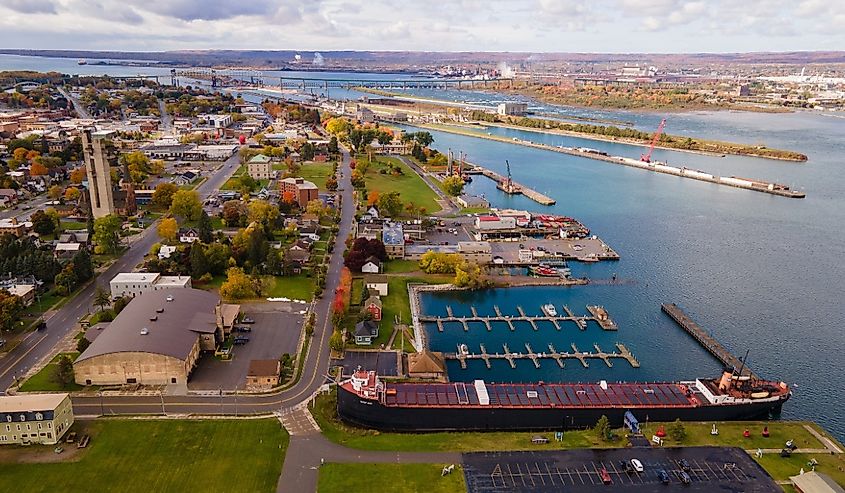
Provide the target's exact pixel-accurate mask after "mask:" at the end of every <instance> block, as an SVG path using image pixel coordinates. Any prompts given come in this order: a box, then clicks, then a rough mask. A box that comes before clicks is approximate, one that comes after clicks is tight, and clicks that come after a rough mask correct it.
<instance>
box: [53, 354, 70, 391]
mask: <svg viewBox="0 0 845 493" xmlns="http://www.w3.org/2000/svg"><path fill="white" fill-rule="evenodd" d="M53 380H54V381H55V382H56V383H58V384H59V385H62V386H67V385H70V384H72V383H73V360H72V359H70V356H68V355H66V354H63V355H62V356H61V357H59V361H58V362H57V363H56V368H55V370H54V371H53Z"/></svg>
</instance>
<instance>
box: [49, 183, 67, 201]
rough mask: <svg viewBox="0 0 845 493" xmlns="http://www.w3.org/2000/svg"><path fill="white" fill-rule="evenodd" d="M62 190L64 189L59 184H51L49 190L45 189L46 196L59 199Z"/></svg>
mask: <svg viewBox="0 0 845 493" xmlns="http://www.w3.org/2000/svg"><path fill="white" fill-rule="evenodd" d="M63 192H64V190H62V187H61V185H53V186H52V187H50V189H49V190H47V196H48V197H50V198H51V199H53V200H59V199H60V198H62V193H63Z"/></svg>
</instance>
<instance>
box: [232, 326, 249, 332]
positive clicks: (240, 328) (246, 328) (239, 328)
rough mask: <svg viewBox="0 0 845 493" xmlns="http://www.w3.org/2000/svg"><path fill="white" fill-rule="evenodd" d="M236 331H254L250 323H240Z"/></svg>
mask: <svg viewBox="0 0 845 493" xmlns="http://www.w3.org/2000/svg"><path fill="white" fill-rule="evenodd" d="M235 332H252V327H250V326H248V325H239V326H237V327H235Z"/></svg>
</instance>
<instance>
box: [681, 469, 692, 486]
mask: <svg viewBox="0 0 845 493" xmlns="http://www.w3.org/2000/svg"><path fill="white" fill-rule="evenodd" d="M678 479H680V480H681V482H682V483H684V484H690V483H692V478H691V477H690V476H689V474H687V473H686V471H680V472H679V473H678Z"/></svg>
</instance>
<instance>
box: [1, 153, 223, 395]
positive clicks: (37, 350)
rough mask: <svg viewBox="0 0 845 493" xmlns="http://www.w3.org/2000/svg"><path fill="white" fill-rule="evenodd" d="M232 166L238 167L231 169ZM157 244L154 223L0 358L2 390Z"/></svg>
mask: <svg viewBox="0 0 845 493" xmlns="http://www.w3.org/2000/svg"><path fill="white" fill-rule="evenodd" d="M238 159H239V158H238V155H237V154H235V155H233V156H232V157H231V158H230V159H229V160H228V161H226V162H225V163H224V164H223V165H222V166H221V167H220V168H219V169H218V170H217V172H216V173H215V174H214V175H212V176H211V177H209V179H208V180H206V181H205V182H204V183H203V184H202V185H200V186H199V187H198V188H197V191H198V192H199V194H200V196H201V197H202V198H203V199H204V198H205V197H208V195H209V194H210V193H211V192H212V191H214V190H217V189H219V188H220V186H221V185H222V184H223V183H225V181H226V180H227V179H228V178H229V176H230V175H231V174H232V173H234V171H235V170H237V166H236V165H237V164H238V162H239V161H238ZM230 164H233V165H235V166H232V167H231V168H230V167H229V165H230ZM156 241H158V234H157V233H156V225H155V224H152V225H151V226H150V227H148V228H147V229H146V230H145V231H144V232H143V233H141V234H140V236H139V237H137V239H136V240H135V241H134V242H133V243H132V245H131V246H130V247H129V250H128V251H127V252H126V253H125V254H123V256H122V257H120V258H119V259H118V260H117V261H116V262H115V263H113V264H112V265H111V266H110V267H109V268H108V269H106V271H105V272H103V273H101V274H100V275H99V276H98V277H97V279H95V281H94V282H92V283H90V284H89V285H88V286H86V287H85V288H84V289H83V290H82V291H81V292H80V293H79V294H77V295H76V296H75V297H74V298H73V299H72V300H70V301H69V302H68V303H67V304H65V305H64V306H63V307H62V308H61V309H59V310H58V311H56V312H55V313H54V314H53V315H52V316H50V318H48V319H47V330H45V331H42V332H30V333H29V334H28V335H27V336H26V337H25V339H24V340H23V341H22V342H21V343H20V344H19V345H18V346H17V347H16V348H15V349H13V350H11V351H9V352H8V353H6V355H5V356H4V357H2V358H0V389H6V388H8V387H9V386H10V385H11V384H12V382H13V380H14V378H15V377H17V376H22V375H23V374H24V373H26V371H27V370H28V369H29V368H32V366H33V365H35V364H36V363H37V362H38V361H39V360H41V358H43V357H44V356H46V355H47V354H49V353H50V351H51V350H52V348H53V346H55V345H56V344H57V343H58V342H59V341H60V340H61V339H62V338H64V337H65V336H66V335H67V334H68V332H70V331H72V330H75V329H76V326H77V322H78V321H79V319H80V318H81V317H82V316H83V315H85V314H87V313H88V312H89V311H90V310H91V306H92V299H93V296H94V291H95V290H96V286H97V285H103V286H105V285H107V284H108V282H109V280H111V278H112V277H114V276H115V275H116V274H117V273H119V272H127V271H131V270H132V269H133V268H134V267H135V266H136V265H137V264H139V263H140V262H141V261H142V260H143V258H144V255H146V254H147V253H148V252H149V251H150V248H152V246H153V244H154V243H155V242H156Z"/></svg>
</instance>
